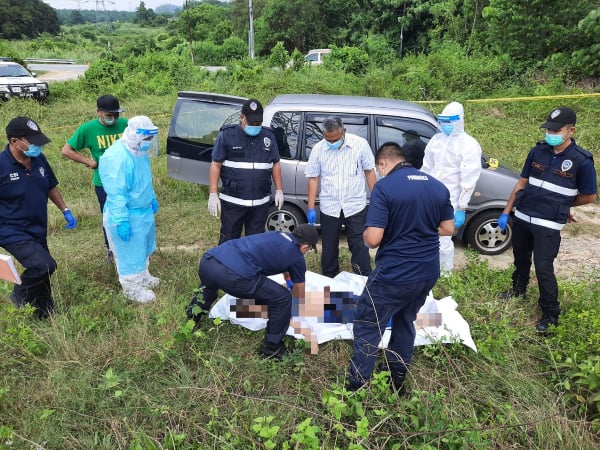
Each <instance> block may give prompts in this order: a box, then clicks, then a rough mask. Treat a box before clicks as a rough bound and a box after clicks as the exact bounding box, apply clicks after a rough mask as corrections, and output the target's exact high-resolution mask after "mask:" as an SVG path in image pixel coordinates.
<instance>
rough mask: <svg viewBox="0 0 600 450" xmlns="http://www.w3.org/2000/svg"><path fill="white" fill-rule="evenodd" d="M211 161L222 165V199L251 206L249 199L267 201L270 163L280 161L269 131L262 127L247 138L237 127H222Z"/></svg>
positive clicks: (269, 183) (240, 128)
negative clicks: (255, 133)
mask: <svg viewBox="0 0 600 450" xmlns="http://www.w3.org/2000/svg"><path fill="white" fill-rule="evenodd" d="M212 160H213V161H215V162H220V163H223V166H222V168H221V182H222V187H221V194H222V195H220V197H221V198H222V199H224V200H227V201H230V202H232V203H236V204H239V205H242V206H253V205H252V204H248V202H247V201H248V200H258V201H263V200H264V201H263V203H266V202H268V201H269V199H270V195H271V176H272V172H273V164H274V163H277V162H279V150H278V147H277V142H276V139H275V135H274V134H273V132H272V131H271V129H270V128H268V127H262V128H261V131H260V133H259V134H258V135H256V136H249V135H247V134H246V133H245V132H244V130H243V129H242V127H241V126H240V125H229V126H226V127H224V128H223V129H222V131H221V133H220V134H219V136H218V137H217V141H216V142H215V146H214V148H213V151H212ZM227 197H231V198H227ZM244 200H246V202H245V201H244ZM258 204H261V203H258Z"/></svg>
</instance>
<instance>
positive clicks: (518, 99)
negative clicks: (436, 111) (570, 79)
mask: <svg viewBox="0 0 600 450" xmlns="http://www.w3.org/2000/svg"><path fill="white" fill-rule="evenodd" d="M585 97H600V93H591V94H564V95H540V96H537V97H504V98H477V99H469V100H463V102H464V103H486V102H523V101H532V100H553V99H556V98H585ZM413 103H448V102H447V101H445V100H430V101H428V100H418V101H415V102H413Z"/></svg>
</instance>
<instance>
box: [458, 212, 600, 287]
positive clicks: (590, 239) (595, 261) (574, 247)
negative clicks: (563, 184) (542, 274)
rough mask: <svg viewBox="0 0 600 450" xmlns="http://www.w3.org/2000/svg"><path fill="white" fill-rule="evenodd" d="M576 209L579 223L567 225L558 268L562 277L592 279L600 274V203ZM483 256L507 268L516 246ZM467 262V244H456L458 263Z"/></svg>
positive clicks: (462, 264) (459, 264)
mask: <svg viewBox="0 0 600 450" xmlns="http://www.w3.org/2000/svg"><path fill="white" fill-rule="evenodd" d="M572 211H573V215H574V216H575V219H576V220H577V223H573V224H568V225H566V226H565V227H564V228H563V231H562V242H561V245H560V251H559V253H558V257H557V258H556V260H555V262H554V269H555V272H556V275H557V276H558V277H560V278H562V279H589V280H590V281H591V280H592V279H594V278H596V279H597V278H598V277H600V203H598V202H596V203H593V204H590V205H584V206H579V207H577V208H573V209H572ZM481 259H482V260H483V261H487V262H488V264H489V266H490V267H491V268H495V269H504V268H506V267H510V266H511V265H512V260H513V254H512V249H510V250H508V251H506V252H504V253H502V254H500V255H496V256H485V255H481ZM465 263H466V261H465V255H464V247H463V246H461V245H460V244H456V246H455V255H454V266H455V268H457V269H460V268H462V267H464V266H465ZM532 270H533V269H532Z"/></svg>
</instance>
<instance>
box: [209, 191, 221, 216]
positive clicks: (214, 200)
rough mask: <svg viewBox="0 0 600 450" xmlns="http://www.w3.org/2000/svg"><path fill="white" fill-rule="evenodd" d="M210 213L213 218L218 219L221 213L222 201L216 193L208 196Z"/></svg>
mask: <svg viewBox="0 0 600 450" xmlns="http://www.w3.org/2000/svg"><path fill="white" fill-rule="evenodd" d="M208 212H209V213H210V215H211V216H213V217H218V216H219V213H220V212H221V200H219V194H217V193H216V192H211V193H210V194H208Z"/></svg>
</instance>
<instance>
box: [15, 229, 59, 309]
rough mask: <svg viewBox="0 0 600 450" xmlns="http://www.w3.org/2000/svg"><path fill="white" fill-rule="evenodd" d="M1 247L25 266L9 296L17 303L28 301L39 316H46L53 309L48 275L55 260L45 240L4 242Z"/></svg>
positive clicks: (54, 265) (52, 271) (51, 272)
mask: <svg viewBox="0 0 600 450" xmlns="http://www.w3.org/2000/svg"><path fill="white" fill-rule="evenodd" d="M3 247H4V248H5V249H6V251H8V252H9V253H10V254H11V255H13V256H14V257H15V258H16V259H17V261H19V263H21V265H22V266H23V267H24V268H25V270H24V271H23V273H22V274H21V282H22V283H21V284H20V285H19V284H15V287H14V288H13V292H12V294H11V298H12V299H13V301H15V302H17V303H19V304H25V303H29V304H30V305H31V306H33V307H34V308H36V313H37V315H38V316H39V317H47V316H48V314H50V313H51V312H52V311H53V310H54V300H53V299H52V288H51V286H50V275H52V274H53V273H54V271H55V270H56V261H55V260H54V258H52V256H51V255H50V252H49V251H48V244H47V243H46V242H44V243H40V242H37V241H34V240H30V241H19V242H13V243H10V244H4V245H3Z"/></svg>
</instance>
